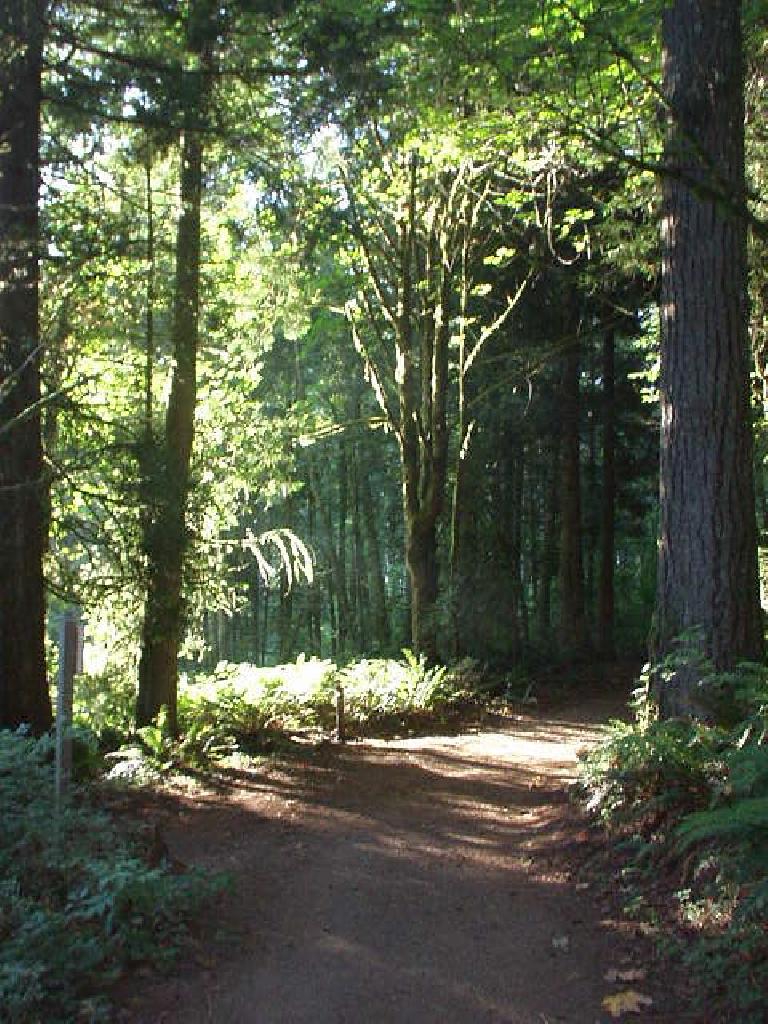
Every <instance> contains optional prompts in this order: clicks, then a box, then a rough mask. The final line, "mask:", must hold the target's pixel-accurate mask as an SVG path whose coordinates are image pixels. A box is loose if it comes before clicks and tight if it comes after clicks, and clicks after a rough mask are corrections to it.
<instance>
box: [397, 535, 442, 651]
mask: <svg viewBox="0 0 768 1024" xmlns="http://www.w3.org/2000/svg"><path fill="white" fill-rule="evenodd" d="M405 556H406V562H407V564H408V574H409V577H410V582H411V645H412V646H413V649H414V650H415V651H418V653H419V654H424V655H425V656H426V657H427V658H428V659H430V660H435V659H436V658H437V594H438V566H437V538H436V534H435V523H434V522H431V523H426V524H422V523H418V522H417V523H413V522H412V523H411V524H409V528H408V529H407V531H406V541H405Z"/></svg>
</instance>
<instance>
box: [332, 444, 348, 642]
mask: <svg viewBox="0 0 768 1024" xmlns="http://www.w3.org/2000/svg"><path fill="white" fill-rule="evenodd" d="M337 471H338V480H339V504H338V511H339V521H338V554H337V555H336V560H335V563H336V594H337V597H338V633H339V656H340V657H343V656H344V654H345V652H346V650H347V648H348V646H349V629H350V620H351V617H352V616H351V609H350V602H349V587H348V582H347V512H348V506H349V488H348V478H347V449H346V445H345V443H344V442H343V441H342V442H341V444H340V446H339V459H338V466H337ZM331 522H332V521H331V519H329V527H330V525H331ZM330 543H331V545H333V536H332V535H331V537H330Z"/></svg>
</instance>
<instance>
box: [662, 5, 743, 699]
mask: <svg viewBox="0 0 768 1024" xmlns="http://www.w3.org/2000/svg"><path fill="white" fill-rule="evenodd" d="M663 42H664V60H663V88H664V93H665V97H666V99H667V103H668V109H669V119H670V124H669V131H668V137H667V140H666V154H665V156H666V163H667V164H668V165H671V166H673V167H674V168H675V169H676V170H675V173H674V174H672V175H670V176H668V177H666V178H665V180H664V183H663V202H664V210H663V221H662V245H663V265H662V335H661V364H662V369H661V537H660V545H659V583H658V597H657V621H656V631H657V632H656V637H655V655H656V657H659V656H661V655H664V654H666V653H668V652H669V651H670V650H671V649H672V646H673V640H674V638H675V637H676V636H677V635H679V634H680V633H682V632H683V631H689V632H690V631H697V632H698V633H699V634H700V641H701V646H702V653H703V654H705V655H706V656H708V657H709V658H710V659H711V661H712V663H713V664H714V666H715V667H716V668H717V669H724V668H728V667H730V666H732V665H734V664H735V663H737V662H738V661H740V660H743V659H758V658H760V657H761V655H762V652H763V638H762V629H761V620H760V606H759V599H758V582H757V557H756V554H757V547H756V525H755V500H754V482H753V466H752V436H751V429H750V409H749V389H748V383H749V370H748V366H749V363H748V358H747V329H746V308H747V305H746V281H747V276H746V225H745V222H744V220H743V219H741V218H739V217H738V215H737V214H735V213H733V212H731V211H732V209H733V207H734V206H738V205H739V204H741V203H742V201H743V198H744V195H745V181H744V95H743V83H744V74H743V57H742V34H741V4H740V3H739V2H738V0H675V2H674V3H673V4H672V6H671V8H670V9H669V10H668V11H667V12H666V15H665V18H664V24H663ZM713 193H715V195H713ZM717 193H719V194H720V196H718V195H717ZM659 686H660V694H659V696H660V704H661V709H662V713H663V714H664V715H666V716H674V715H685V716H688V715H696V714H700V713H702V711H703V710H704V709H703V708H702V707H701V705H700V703H699V701H698V699H697V693H696V674H695V672H693V671H685V670H684V669H683V670H681V671H679V672H677V673H676V674H675V675H674V676H673V678H672V679H671V680H669V681H666V680H661V681H660V683H659Z"/></svg>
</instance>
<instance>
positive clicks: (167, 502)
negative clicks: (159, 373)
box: [136, 3, 212, 733]
mask: <svg viewBox="0 0 768 1024" xmlns="http://www.w3.org/2000/svg"><path fill="white" fill-rule="evenodd" d="M210 17H211V15H209V10H208V4H207V3H200V4H199V5H197V6H193V8H192V10H191V12H190V15H189V18H190V21H189V26H188V48H189V51H190V53H193V54H195V55H196V56H197V57H198V58H199V59H200V64H201V67H202V69H203V70H202V71H201V70H200V69H198V70H196V71H192V72H189V73H188V82H187V85H188V88H187V90H186V95H187V97H188V98H187V107H186V111H185V128H184V136H183V141H182V150H181V216H180V217H179V223H178V228H177V232H176V286H175V296H174V309H173V325H172V342H173V354H174V369H173V377H172V381H171V394H170V398H169V400H168V409H167V412H166V419H165V436H164V439H163V444H162V453H161V455H160V463H161V468H162V470H163V477H162V479H160V480H156V481H155V496H154V498H155V507H154V509H153V515H152V516H151V518H150V521H149V522H148V523H147V526H146V528H145V530H144V547H145V550H146V553H147V563H148V565H147V571H148V582H147V596H146V605H145V612H144V625H143V631H142V648H141V659H140V662H139V693H138V700H137V706H136V719H137V722H138V723H139V724H140V725H144V724H147V723H148V722H151V721H152V720H153V719H154V718H155V717H156V716H157V714H158V712H159V711H160V709H161V708H163V707H164V708H166V715H167V719H166V721H167V726H168V729H169V731H170V732H171V733H175V732H176V727H177V723H176V695H177V689H178V655H179V646H180V644H181V639H182V634H183V630H184V626H185V603H184V597H183V575H184V561H185V555H186V553H187V549H188V547H189V530H188V525H187V504H188V498H189V487H190V472H189V469H190V461H191V457H192V445H193V441H194V427H195V406H196V396H197V348H198V337H199V327H198V320H199V305H200V205H201V194H202V160H203V140H202V133H201V127H202V126H201V121H202V117H203V114H204V111H205V109H206V106H207V99H208V91H209V88H210V74H209V70H208V68H209V65H210V46H211V43H212V32H211V24H210Z"/></svg>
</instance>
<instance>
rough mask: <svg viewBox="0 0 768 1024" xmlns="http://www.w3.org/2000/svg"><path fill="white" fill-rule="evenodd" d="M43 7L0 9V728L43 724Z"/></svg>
mask: <svg viewBox="0 0 768 1024" xmlns="http://www.w3.org/2000/svg"><path fill="white" fill-rule="evenodd" d="M42 42H43V4H42V3H41V2H40V0H5V2H4V3H3V5H2V10H1V11H0V50H1V51H2V52H0V726H4V727H10V728H14V727H15V726H18V725H20V724H21V723H27V724H28V725H29V726H30V727H31V728H32V729H33V731H34V732H36V733H41V732H44V731H45V730H47V729H48V728H49V727H50V724H51V703H50V697H49V694H48V685H47V680H46V668H45V645H44V635H45V586H44V581H43V554H44V551H45V548H46V543H47V537H46V533H47V530H46V519H47V516H46V502H45V481H44V467H43V449H42V440H41V432H40V431H41V427H40V408H39V401H40V324H39V304H38V286H39V276H40V272H39V247H40V239H39V220H38V192H39V184H40V157H39V144H40V101H41V85H40V82H41V66H42Z"/></svg>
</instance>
